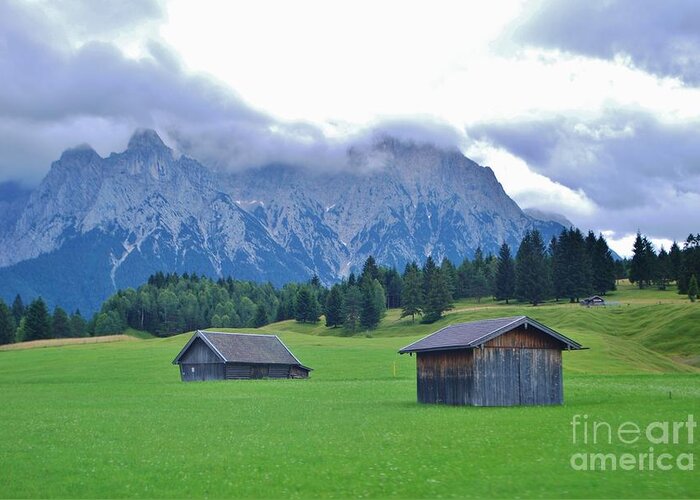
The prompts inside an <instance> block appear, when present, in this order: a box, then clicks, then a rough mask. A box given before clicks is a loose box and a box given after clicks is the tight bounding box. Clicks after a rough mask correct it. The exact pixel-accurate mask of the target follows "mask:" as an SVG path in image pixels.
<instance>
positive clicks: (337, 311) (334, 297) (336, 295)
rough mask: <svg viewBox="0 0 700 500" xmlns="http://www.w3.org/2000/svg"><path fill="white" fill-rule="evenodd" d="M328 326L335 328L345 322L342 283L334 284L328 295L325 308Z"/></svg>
mask: <svg viewBox="0 0 700 500" xmlns="http://www.w3.org/2000/svg"><path fill="white" fill-rule="evenodd" d="M324 313H325V315H326V326H327V327H329V328H335V327H337V326H340V325H342V324H343V291H342V287H341V286H340V285H333V287H331V291H330V292H329V293H328V295H327V296H326V304H325V308H324Z"/></svg>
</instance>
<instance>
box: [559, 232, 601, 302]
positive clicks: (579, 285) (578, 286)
mask: <svg viewBox="0 0 700 500" xmlns="http://www.w3.org/2000/svg"><path fill="white" fill-rule="evenodd" d="M594 247H595V236H594V235H593V233H590V234H589V239H588V240H587V239H585V238H584V237H583V233H582V232H581V230H580V229H578V228H577V229H569V254H568V259H569V266H568V272H569V276H570V278H569V289H568V290H567V291H566V292H567V294H566V296H568V297H569V300H570V301H571V302H578V301H579V299H580V298H581V297H585V296H587V295H590V293H591V288H592V287H591V259H590V257H589V255H590V253H592V251H593V248H594Z"/></svg>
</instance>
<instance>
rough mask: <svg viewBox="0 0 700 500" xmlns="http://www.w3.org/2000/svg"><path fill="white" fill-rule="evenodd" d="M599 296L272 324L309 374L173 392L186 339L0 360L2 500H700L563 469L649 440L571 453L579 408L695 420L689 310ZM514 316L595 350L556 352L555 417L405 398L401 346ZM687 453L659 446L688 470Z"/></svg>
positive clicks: (408, 384)
mask: <svg viewBox="0 0 700 500" xmlns="http://www.w3.org/2000/svg"><path fill="white" fill-rule="evenodd" d="M610 299H611V300H614V301H618V302H620V305H619V306H615V307H609V308H604V309H603V308H600V309H585V308H582V307H580V306H578V305H569V304H545V305H543V306H538V307H534V308H533V307H527V306H519V305H511V306H505V305H499V304H486V303H484V304H477V303H473V302H463V303H459V304H456V307H455V310H454V311H453V312H452V313H451V314H450V315H448V316H447V318H445V319H444V320H443V321H442V322H441V323H439V324H436V325H421V324H418V323H415V324H411V322H410V320H409V321H406V320H399V319H398V313H397V312H396V311H391V312H390V314H389V315H387V317H386V318H385V320H384V321H383V322H382V325H381V327H380V328H379V329H378V330H376V331H374V332H372V336H371V337H366V336H365V335H358V336H354V337H341V336H336V335H329V333H331V332H329V330H328V329H326V328H325V327H323V326H320V325H299V324H297V323H295V322H283V323H278V324H274V325H269V326H267V327H265V328H264V329H263V330H266V331H269V332H274V333H278V334H279V335H280V336H281V338H282V339H283V340H284V341H285V343H286V344H287V345H288V346H289V347H290V348H291V349H292V350H293V352H294V353H295V354H296V355H297V356H298V357H299V358H300V359H301V360H302V362H304V363H305V364H307V365H309V366H311V367H312V368H314V371H313V372H312V375H311V378H310V379H308V380H252V381H235V382H208V383H182V382H180V381H179V374H178V370H177V367H175V366H173V365H172V364H171V361H172V359H173V358H174V357H175V355H176V354H177V353H178V351H179V350H180V349H181V347H182V346H183V345H184V344H185V342H186V340H187V339H188V335H180V336H176V337H171V338H167V339H148V338H146V339H136V340H133V341H129V342H112V343H102V344H84V345H71V346H62V347H54V348H44V349H27V350H15V351H3V352H0V391H1V393H2V395H3V399H2V401H3V404H2V405H0V419H1V420H2V422H3V432H1V433H0V469H2V470H3V475H2V477H3V479H2V482H0V496H1V497H37V496H38V497H205V496H208V497H231V496H237V497H251V496H253V497H308V496H323V497H348V496H353V497H357V496H373V497H377V496H379V497H385V496H410V497H437V496H499V497H503V496H520V497H692V496H697V492H698V491H700V479H699V476H698V474H697V473H696V472H689V471H683V470H679V469H678V468H676V467H674V468H673V469H672V470H670V471H663V470H658V469H656V470H653V471H646V470H645V471H642V472H640V471H638V470H634V471H623V470H616V471H599V472H590V471H577V470H574V469H572V467H571V465H570V460H571V456H572V455H573V454H575V453H580V452H586V453H597V452H601V453H614V454H616V455H619V454H621V453H648V450H649V447H650V446H651V445H650V444H649V442H648V441H645V440H644V439H642V440H641V441H640V443H637V444H634V445H626V444H623V443H621V442H620V441H619V440H617V439H613V442H612V443H608V442H607V440H605V439H604V440H603V442H599V443H597V444H592V443H588V444H585V443H581V442H577V443H573V442H572V427H571V424H570V422H571V420H572V418H573V417H574V415H588V417H589V419H590V420H591V421H593V420H596V421H604V422H607V423H609V424H610V425H612V426H613V427H614V426H617V425H620V424H621V423H623V422H626V421H631V422H634V423H636V424H638V425H639V426H641V427H643V426H646V425H648V424H649V423H651V422H654V421H682V420H685V419H686V418H687V416H688V414H694V415H695V416H696V420H697V416H698V414H699V413H700V411H699V410H700V383H699V382H700V374H699V372H698V370H697V369H696V368H694V367H692V366H689V365H688V364H684V363H681V362H680V358H683V359H684V360H688V359H690V360H693V359H697V355H698V354H699V353H700V349H699V348H698V341H697V336H698V327H697V326H696V325H698V324H700V322H698V319H699V318H698V315H697V314H698V311H699V310H700V306H698V304H694V305H693V304H688V303H687V301H685V302H684V301H683V300H682V297H680V296H678V295H676V294H675V293H672V292H657V291H653V292H648V293H647V292H646V291H644V292H642V293H640V294H637V293H635V291H634V290H631V289H626V288H624V287H623V288H622V290H620V292H618V293H617V294H616V295H615V297H612V296H611V297H610ZM659 302H661V303H659ZM628 304H629V305H628ZM515 314H527V315H529V316H531V317H533V318H535V319H537V320H539V321H542V322H544V323H545V324H547V325H549V326H551V327H553V328H555V329H557V330H559V331H561V332H562V333H564V334H565V335H568V336H571V337H572V338H574V339H576V340H577V341H579V342H581V343H583V344H584V345H585V346H588V347H591V349H590V350H588V351H580V352H567V353H564V363H565V404H564V405H563V406H556V407H518V408H468V407H459V408H456V407H441V406H431V405H419V404H417V403H416V395H415V358H411V357H408V356H399V355H398V354H396V351H397V350H398V349H399V348H400V347H402V346H404V345H406V344H408V343H409V342H411V341H412V340H414V339H415V338H418V337H419V336H421V335H424V334H427V333H429V332H431V331H434V330H435V329H437V328H439V327H440V326H442V325H444V324H447V323H452V322H456V321H467V320H470V319H478V318H484V317H494V316H508V315H515ZM256 331H258V332H259V331H260V330H256ZM333 333H335V332H333ZM696 443H697V441H696ZM696 443H693V444H690V443H687V442H681V443H679V444H668V445H656V444H654V445H653V448H654V453H656V454H657V455H658V454H661V453H664V452H668V453H671V454H673V455H674V456H676V455H678V454H679V453H695V455H696V459H697V455H698V451H699V450H698V445H697V444H696Z"/></svg>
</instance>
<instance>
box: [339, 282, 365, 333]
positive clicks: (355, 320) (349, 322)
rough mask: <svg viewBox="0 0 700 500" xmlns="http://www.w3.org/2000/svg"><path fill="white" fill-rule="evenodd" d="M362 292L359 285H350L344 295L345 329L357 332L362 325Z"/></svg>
mask: <svg viewBox="0 0 700 500" xmlns="http://www.w3.org/2000/svg"><path fill="white" fill-rule="evenodd" d="M361 311H362V292H361V291H360V288H359V287H358V286H357V285H353V286H349V287H348V289H347V290H346V291H345V296H344V297H343V329H344V330H345V331H346V332H348V333H351V334H352V333H355V332H356V331H357V329H358V328H359V327H360V314H361Z"/></svg>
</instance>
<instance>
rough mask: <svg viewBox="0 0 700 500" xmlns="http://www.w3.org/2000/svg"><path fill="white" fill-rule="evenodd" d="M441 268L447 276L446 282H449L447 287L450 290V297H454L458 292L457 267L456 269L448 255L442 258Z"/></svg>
mask: <svg viewBox="0 0 700 500" xmlns="http://www.w3.org/2000/svg"><path fill="white" fill-rule="evenodd" d="M440 269H441V270H442V275H443V276H444V277H445V283H447V289H448V290H449V291H450V297H454V296H455V293H456V292H457V269H455V266H454V265H453V264H452V262H451V261H450V259H448V258H447V257H444V258H443V259H442V263H441V264H440Z"/></svg>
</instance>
